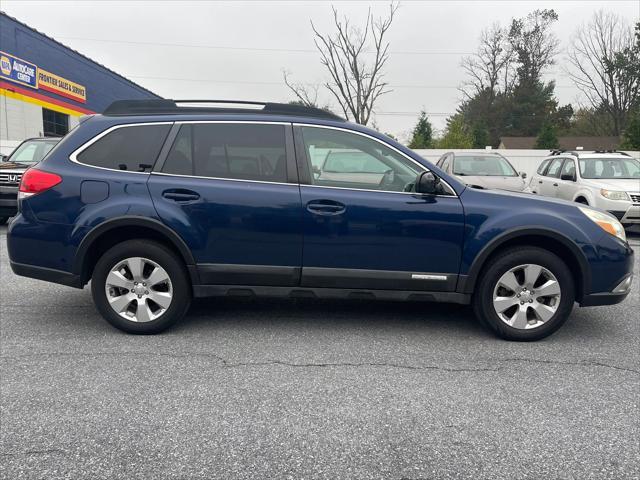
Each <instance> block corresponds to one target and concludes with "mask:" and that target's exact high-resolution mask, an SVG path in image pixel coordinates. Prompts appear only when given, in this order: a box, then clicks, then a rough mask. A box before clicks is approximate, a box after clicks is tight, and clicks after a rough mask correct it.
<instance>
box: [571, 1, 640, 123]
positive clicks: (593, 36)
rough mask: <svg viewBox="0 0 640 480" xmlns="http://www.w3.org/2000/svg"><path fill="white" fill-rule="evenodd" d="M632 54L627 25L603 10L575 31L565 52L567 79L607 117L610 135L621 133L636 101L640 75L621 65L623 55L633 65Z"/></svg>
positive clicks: (594, 107)
mask: <svg viewBox="0 0 640 480" xmlns="http://www.w3.org/2000/svg"><path fill="white" fill-rule="evenodd" d="M633 52H634V36H633V30H632V28H631V25H630V24H629V23H628V22H627V20H626V19H625V18H624V17H621V16H619V15H615V14H613V13H610V12H605V11H603V10H601V11H599V12H596V14H595V15H594V16H593V18H592V19H591V21H590V22H588V23H587V24H584V25H582V26H581V27H580V28H579V29H578V30H577V31H576V33H575V34H574V36H573V39H572V42H571V46H570V47H569V49H568V60H569V64H570V65H571V66H572V68H571V69H566V73H567V75H568V76H569V77H570V78H571V80H572V81H573V83H574V84H575V85H576V86H577V87H578V88H579V89H580V91H581V92H582V93H583V94H584V96H585V97H586V99H587V102H588V103H589V104H590V106H591V107H592V108H593V109H594V110H599V109H602V110H604V111H606V112H607V113H608V114H609V115H610V117H611V120H612V124H613V131H612V132H611V133H612V134H614V135H620V134H621V133H622V132H623V130H624V127H625V125H626V120H627V117H628V114H629V110H630V109H631V108H632V107H633V106H634V104H636V103H638V101H639V94H638V92H639V89H640V75H638V73H637V70H636V71H635V72H634V70H633V68H628V65H625V61H626V60H625V55H627V53H629V55H630V61H634V57H633V55H634V54H633ZM635 55H638V53H636V54H635ZM635 61H636V62H637V61H638V60H637V57H635ZM636 68H637V65H636Z"/></svg>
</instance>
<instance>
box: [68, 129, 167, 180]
mask: <svg viewBox="0 0 640 480" xmlns="http://www.w3.org/2000/svg"><path fill="white" fill-rule="evenodd" d="M170 128H171V125H168V124H167V125H164V124H163V125H137V126H131V127H122V128H117V129H115V130H113V131H112V132H109V133H108V134H106V135H105V136H104V137H102V138H100V139H99V140H98V141H96V142H95V143H93V144H91V145H90V146H89V147H87V148H86V149H85V150H83V151H82V152H80V153H79V154H78V156H77V159H78V161H79V162H80V163H84V164H87V165H92V166H94V167H102V168H110V169H113V170H126V171H129V172H148V171H150V170H151V169H152V168H153V165H154V163H155V162H156V159H157V158H158V154H159V153H160V149H161V148H162V144H163V143H164V140H165V138H166V137H167V134H168V133H169V129H170Z"/></svg>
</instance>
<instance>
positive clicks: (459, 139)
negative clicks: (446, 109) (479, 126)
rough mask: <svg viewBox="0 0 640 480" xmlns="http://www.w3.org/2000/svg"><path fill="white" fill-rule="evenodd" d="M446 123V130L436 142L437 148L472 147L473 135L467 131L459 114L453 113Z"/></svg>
mask: <svg viewBox="0 0 640 480" xmlns="http://www.w3.org/2000/svg"><path fill="white" fill-rule="evenodd" d="M447 123H448V125H447V130H446V131H445V133H444V135H443V137H442V138H441V139H440V140H438V142H437V146H438V148H473V136H472V135H471V134H470V133H469V132H468V131H467V128H466V126H465V124H464V119H463V118H462V116H461V115H454V116H453V117H451V118H450V119H449V120H448V121H447Z"/></svg>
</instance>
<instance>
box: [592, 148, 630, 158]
mask: <svg viewBox="0 0 640 480" xmlns="http://www.w3.org/2000/svg"><path fill="white" fill-rule="evenodd" d="M593 153H617V154H619V155H624V156H625V157H630V156H631V155H629V154H628V153H627V152H621V151H619V150H594V151H593Z"/></svg>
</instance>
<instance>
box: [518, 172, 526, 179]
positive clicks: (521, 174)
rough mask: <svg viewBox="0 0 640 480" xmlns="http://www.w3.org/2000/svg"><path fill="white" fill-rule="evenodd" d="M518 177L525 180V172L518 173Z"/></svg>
mask: <svg viewBox="0 0 640 480" xmlns="http://www.w3.org/2000/svg"><path fill="white" fill-rule="evenodd" d="M520 176H521V177H522V179H523V180H524V179H525V178H527V172H520Z"/></svg>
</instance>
